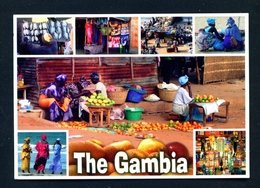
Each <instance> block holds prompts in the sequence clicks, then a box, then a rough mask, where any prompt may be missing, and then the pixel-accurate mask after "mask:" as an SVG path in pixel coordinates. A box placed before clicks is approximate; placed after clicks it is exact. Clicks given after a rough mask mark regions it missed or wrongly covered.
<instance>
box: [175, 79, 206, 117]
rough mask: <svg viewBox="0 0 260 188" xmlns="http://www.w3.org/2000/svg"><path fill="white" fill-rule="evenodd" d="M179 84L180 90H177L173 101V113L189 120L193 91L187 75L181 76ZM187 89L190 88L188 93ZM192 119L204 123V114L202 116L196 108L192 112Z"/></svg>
mask: <svg viewBox="0 0 260 188" xmlns="http://www.w3.org/2000/svg"><path fill="white" fill-rule="evenodd" d="M178 82H179V84H180V87H179V89H178V90H177V92H176V94H175V97H174V100H173V106H172V111H173V112H175V113H177V114H180V115H181V116H182V120H186V121H188V120H189V110H190V108H189V103H191V102H192V101H193V98H192V91H191V83H190V82H189V77H188V76H187V75H185V76H181V77H180V78H179V79H178ZM186 87H188V91H187V90H186ZM192 117H193V119H196V120H199V121H202V120H203V118H202V114H200V112H199V110H198V109H197V108H194V109H193V111H192Z"/></svg>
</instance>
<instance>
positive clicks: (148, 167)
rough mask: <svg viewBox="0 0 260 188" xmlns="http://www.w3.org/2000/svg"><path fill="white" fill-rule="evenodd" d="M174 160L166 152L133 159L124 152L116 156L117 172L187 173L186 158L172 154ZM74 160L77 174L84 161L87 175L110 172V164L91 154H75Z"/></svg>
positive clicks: (80, 172) (80, 171) (80, 170)
mask: <svg viewBox="0 0 260 188" xmlns="http://www.w3.org/2000/svg"><path fill="white" fill-rule="evenodd" d="M171 155H172V158H168V157H165V155H164V152H162V151H161V152H159V156H158V157H153V158H144V159H139V158H131V159H129V158H128V156H127V154H126V153H125V152H124V151H120V152H118V153H117V154H116V156H115V160H114V166H115V170H116V171H117V173H119V174H123V173H131V174H138V173H146V172H147V173H151V172H153V173H162V174H164V173H169V172H172V173H187V172H188V162H187V160H186V159H185V158H179V159H178V160H177V161H176V159H175V156H176V153H175V152H172V154H171ZM73 156H74V159H76V160H77V167H78V168H77V173H79V174H82V161H83V158H85V160H86V167H85V169H86V172H87V173H92V174H94V173H97V172H98V173H100V174H105V173H106V172H107V170H108V162H107V161H106V160H105V159H104V158H100V159H98V160H95V159H94V158H91V154H90V153H89V152H74V155H73Z"/></svg>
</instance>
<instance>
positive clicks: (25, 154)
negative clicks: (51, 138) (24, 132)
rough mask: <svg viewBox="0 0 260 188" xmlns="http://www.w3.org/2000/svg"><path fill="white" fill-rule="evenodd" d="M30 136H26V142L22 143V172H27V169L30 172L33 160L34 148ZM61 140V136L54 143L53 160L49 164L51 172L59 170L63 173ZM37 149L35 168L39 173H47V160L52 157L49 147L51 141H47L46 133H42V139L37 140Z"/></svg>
mask: <svg viewBox="0 0 260 188" xmlns="http://www.w3.org/2000/svg"><path fill="white" fill-rule="evenodd" d="M30 141H31V139H30V137H26V138H24V142H25V143H24V144H23V145H22V151H21V155H20V159H21V160H22V165H21V170H22V173H25V170H27V171H28V173H30V160H31V153H32V148H31V146H30ZM61 148H62V145H61V140H60V138H57V139H56V141H55V143H54V145H53V151H54V156H53V161H52V163H51V164H50V166H49V170H50V171H51V174H54V173H55V172H58V173H59V174H62V164H61ZM35 149H36V150H37V155H36V159H35V163H34V166H33V168H34V170H36V173H37V174H40V173H42V174H45V171H44V170H45V167H46V163H47V160H48V159H49V157H50V149H49V143H48V141H47V136H46V134H42V135H41V140H40V141H38V142H37V144H36V146H35Z"/></svg>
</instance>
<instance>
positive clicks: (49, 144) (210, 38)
mask: <svg viewBox="0 0 260 188" xmlns="http://www.w3.org/2000/svg"><path fill="white" fill-rule="evenodd" d="M248 16H249V15H248V14H247V13H232V14H187V13H186V14H174V13H172V14H164V13H162V14H134V15H133V14H129V15H128V14H113V15H112V14H107V15H92V14H91V15H90V14H84V15H83V14H82V15H77V14H75V15H73V14H69V15H66V14H65V15H56V14H50V15H38V14H37V15H14V16H13V23H14V24H13V25H14V28H13V32H14V49H13V50H14V51H13V54H14V70H13V77H14V83H13V84H14V87H13V90H14V101H15V102H14V154H15V159H14V161H15V163H14V175H15V179H27V180H28V179H72V180H73V179H86V180H88V179H110V178H111V179H119V178H121V179H122V178H123V179H206V178H211V179H212V178H216V179H217V178H221V179H222V178H249V177H250V169H249V163H250V161H249V141H248V140H247V139H248V137H249V99H248V96H249V75H248V74H249V73H248V72H249V70H248V66H249V65H248V64H249V57H248V56H249V55H248V54H249V51H248V50H249V46H248V40H249V38H248V35H249V33H248V30H249V27H248Z"/></svg>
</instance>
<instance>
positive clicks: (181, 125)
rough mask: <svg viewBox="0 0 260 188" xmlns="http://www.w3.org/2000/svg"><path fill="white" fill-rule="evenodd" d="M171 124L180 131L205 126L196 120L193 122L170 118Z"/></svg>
mask: <svg viewBox="0 0 260 188" xmlns="http://www.w3.org/2000/svg"><path fill="white" fill-rule="evenodd" d="M169 126H170V127H172V128H174V129H177V130H180V131H192V130H193V129H202V128H203V125H201V124H200V123H197V122H195V121H194V122H193V123H192V124H191V123H190V122H189V121H187V122H183V123H181V122H179V121H176V122H174V121H172V120H170V122H169Z"/></svg>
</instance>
